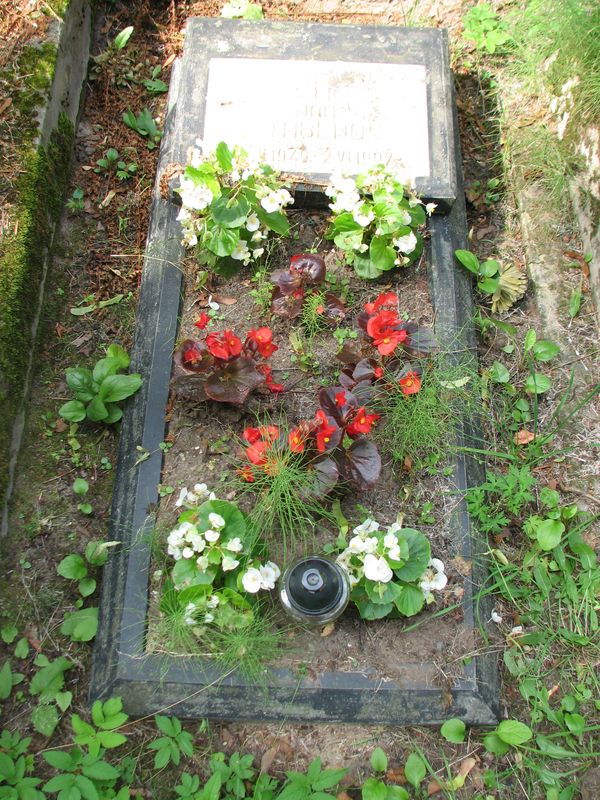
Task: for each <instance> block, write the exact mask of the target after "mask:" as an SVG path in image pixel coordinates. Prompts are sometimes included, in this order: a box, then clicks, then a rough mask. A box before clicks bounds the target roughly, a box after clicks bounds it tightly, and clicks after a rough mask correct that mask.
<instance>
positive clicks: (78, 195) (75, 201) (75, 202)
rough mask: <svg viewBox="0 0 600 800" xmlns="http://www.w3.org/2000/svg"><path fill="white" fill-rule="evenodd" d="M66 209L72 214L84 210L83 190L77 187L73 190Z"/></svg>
mask: <svg viewBox="0 0 600 800" xmlns="http://www.w3.org/2000/svg"><path fill="white" fill-rule="evenodd" d="M67 208H68V209H69V211H73V212H77V211H83V210H84V208H85V205H84V202H83V189H81V188H80V187H79V186H78V187H77V188H76V189H74V190H73V194H72V195H71V197H69V199H68V200H67Z"/></svg>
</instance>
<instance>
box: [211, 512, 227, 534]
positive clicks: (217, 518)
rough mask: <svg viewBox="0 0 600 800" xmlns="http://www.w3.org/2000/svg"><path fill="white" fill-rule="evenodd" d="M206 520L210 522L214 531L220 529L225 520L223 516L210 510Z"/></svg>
mask: <svg viewBox="0 0 600 800" xmlns="http://www.w3.org/2000/svg"><path fill="white" fill-rule="evenodd" d="M208 521H209V522H210V525H211V527H212V528H214V529H215V530H216V531H220V530H221V529H222V528H224V527H225V520H224V519H223V517H222V516H221V515H220V514H215V512H214V511H211V513H210V514H209V515H208Z"/></svg>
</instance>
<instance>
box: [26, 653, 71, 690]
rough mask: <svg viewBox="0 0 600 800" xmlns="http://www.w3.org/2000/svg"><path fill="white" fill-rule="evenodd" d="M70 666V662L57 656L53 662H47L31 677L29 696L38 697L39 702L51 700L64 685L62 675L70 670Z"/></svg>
mask: <svg viewBox="0 0 600 800" xmlns="http://www.w3.org/2000/svg"><path fill="white" fill-rule="evenodd" d="M72 666H73V664H72V662H71V661H69V660H68V659H67V658H64V656H59V658H56V659H55V660H54V661H52V662H48V664H47V665H46V666H43V667H42V668H41V669H40V670H38V671H37V672H36V674H35V675H34V676H33V678H32V680H31V683H30V684H29V692H30V694H33V695H39V696H40V700H44V699H53V698H54V696H55V695H56V693H57V692H60V690H61V689H62V687H63V685H64V682H65V676H64V673H65V672H66V671H67V670H69V669H71V667H72Z"/></svg>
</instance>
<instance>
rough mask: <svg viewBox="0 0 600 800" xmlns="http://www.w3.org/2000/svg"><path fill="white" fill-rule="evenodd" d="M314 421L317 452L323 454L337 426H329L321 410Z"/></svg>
mask: <svg viewBox="0 0 600 800" xmlns="http://www.w3.org/2000/svg"><path fill="white" fill-rule="evenodd" d="M315 421H316V422H317V423H318V427H317V450H318V451H319V453H324V452H325V450H326V449H327V445H328V444H329V442H330V441H331V434H332V433H335V431H336V430H337V425H330V424H329V420H328V419H327V415H326V414H325V412H324V411H322V410H321V409H319V410H318V411H317V413H316V415H315Z"/></svg>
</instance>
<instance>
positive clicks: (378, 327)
mask: <svg viewBox="0 0 600 800" xmlns="http://www.w3.org/2000/svg"><path fill="white" fill-rule="evenodd" d="M399 322H400V319H399V318H398V314H396V312H395V311H380V312H379V313H378V314H375V316H373V317H371V318H370V320H369V321H368V322H367V333H368V334H369V336H370V337H371V338H372V339H378V338H381V334H382V332H383V331H387V329H388V328H394V327H395V326H396V325H398V324H399Z"/></svg>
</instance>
